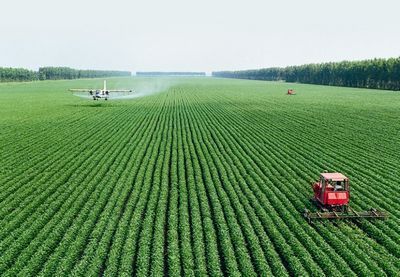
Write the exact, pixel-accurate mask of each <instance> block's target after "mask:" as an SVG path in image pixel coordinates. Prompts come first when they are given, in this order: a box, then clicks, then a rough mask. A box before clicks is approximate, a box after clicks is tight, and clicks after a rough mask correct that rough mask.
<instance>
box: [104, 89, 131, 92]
mask: <svg viewBox="0 0 400 277" xmlns="http://www.w3.org/2000/svg"><path fill="white" fill-rule="evenodd" d="M107 91H108V92H132V90H131V89H108V90H107Z"/></svg>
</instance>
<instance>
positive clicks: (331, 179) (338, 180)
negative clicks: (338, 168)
mask: <svg viewBox="0 0 400 277" xmlns="http://www.w3.org/2000/svg"><path fill="white" fill-rule="evenodd" d="M313 190H314V199H315V200H316V201H318V202H319V203H318V204H320V205H322V206H324V207H326V208H334V207H341V206H347V205H348V204H349V198H350V186H349V179H348V178H347V177H346V176H344V175H343V174H341V173H321V175H320V179H319V180H318V181H317V182H315V183H314V184H313Z"/></svg>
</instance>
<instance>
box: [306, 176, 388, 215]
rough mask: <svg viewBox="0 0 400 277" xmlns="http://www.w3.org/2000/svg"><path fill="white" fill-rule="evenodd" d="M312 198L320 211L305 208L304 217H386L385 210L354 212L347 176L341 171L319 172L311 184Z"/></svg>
mask: <svg viewBox="0 0 400 277" xmlns="http://www.w3.org/2000/svg"><path fill="white" fill-rule="evenodd" d="M311 186H312V188H313V190H314V198H313V199H311V200H312V201H313V202H314V203H315V204H316V205H317V206H318V207H319V208H320V210H321V211H320V212H316V213H311V212H310V211H309V210H307V209H305V211H304V217H305V218H307V219H308V220H309V221H311V220H312V219H329V218H332V219H335V218H336V219H339V218H363V217H367V218H386V217H387V216H388V215H387V214H386V213H385V212H382V211H377V210H376V209H370V210H369V211H362V212H356V211H354V210H353V209H351V208H350V206H349V202H350V183H349V178H347V177H346V176H344V175H343V174H342V173H337V172H335V173H321V176H320V179H319V180H317V181H316V182H313V183H312V184H311Z"/></svg>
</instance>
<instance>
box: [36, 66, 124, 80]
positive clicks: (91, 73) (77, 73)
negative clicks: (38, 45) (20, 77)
mask: <svg viewBox="0 0 400 277" xmlns="http://www.w3.org/2000/svg"><path fill="white" fill-rule="evenodd" d="M38 74H39V79H40V80H59V79H79V78H102V77H123V76H131V72H130V71H116V70H80V69H73V68H69V67H40V68H39V72H38Z"/></svg>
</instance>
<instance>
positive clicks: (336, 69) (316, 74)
mask: <svg viewBox="0 0 400 277" xmlns="http://www.w3.org/2000/svg"><path fill="white" fill-rule="evenodd" d="M212 76H214V77H223V78H238V79H251V80H268V81H279V80H284V81H286V82H298V83H306V84H319V85H331V86H345V87H358V88H375V89H388V90H400V57H399V58H389V59H371V60H363V61H343V62H331V63H320V64H306V65H299V66H288V67H284V68H280V67H275V68H263V69H255V70H241V71H219V72H212Z"/></svg>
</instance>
